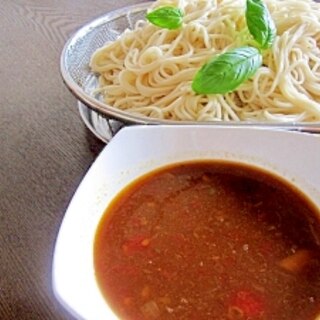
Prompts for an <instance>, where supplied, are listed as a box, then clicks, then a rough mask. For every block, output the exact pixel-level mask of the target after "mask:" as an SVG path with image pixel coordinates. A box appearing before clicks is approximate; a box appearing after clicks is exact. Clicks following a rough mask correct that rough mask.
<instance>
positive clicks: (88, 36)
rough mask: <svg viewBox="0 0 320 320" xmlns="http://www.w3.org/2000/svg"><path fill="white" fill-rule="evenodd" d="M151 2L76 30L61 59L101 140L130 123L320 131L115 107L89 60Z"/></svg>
mask: <svg viewBox="0 0 320 320" xmlns="http://www.w3.org/2000/svg"><path fill="white" fill-rule="evenodd" d="M150 3H151V2H144V3H141V4H137V5H132V6H127V7H124V8H121V9H117V10H114V11H110V12H108V13H106V14H105V15H103V16H101V17H99V18H97V19H95V20H93V21H91V22H90V23H88V24H86V25H84V26H83V27H81V28H80V29H79V30H78V31H76V32H75V33H74V34H73V35H72V36H71V38H70V39H69V40H68V41H67V43H66V44H65V46H64V48H63V51H62V54H61V61H60V69H61V74H62V78H63V80H64V82H65V84H66V86H67V87H68V88H69V90H70V91H71V92H72V93H73V94H74V95H75V97H76V98H77V99H78V108H79V111H80V114H81V117H82V119H83V121H84V122H85V124H86V126H87V127H88V128H89V129H90V130H91V131H92V132H93V133H94V134H95V135H96V136H97V137H98V138H100V139H101V140H103V141H105V142H108V141H109V140H110V139H111V138H112V137H113V135H114V134H115V133H116V132H117V131H118V130H119V129H120V128H121V127H123V126H124V125H129V124H188V125H194V124H198V125H199V124H211V125H215V126H236V127H238V126H250V127H252V126H253V127H270V128H282V129H289V130H299V131H308V132H314V133H319V132H320V123H269V122H246V121H241V122H233V121H231V122H230V121H228V122H224V121H213V122H201V123H199V122H195V121H172V120H160V119H152V118H146V117H143V116H141V117H140V116H137V115H133V114H130V113H127V112H125V111H122V110H118V109H116V108H113V107H111V106H109V105H107V104H105V103H104V102H103V99H102V97H100V98H99V97H97V96H93V95H92V94H91V92H92V91H93V89H94V88H96V87H97V86H98V77H97V75H96V74H95V73H93V72H92V71H91V70H90V67H89V61H90V58H91V56H92V54H93V53H94V51H95V50H96V49H98V48H100V47H102V46H103V45H104V44H105V43H106V42H107V41H110V40H115V39H117V37H119V35H120V34H121V33H122V32H123V31H124V30H125V29H127V28H133V26H134V24H135V22H136V21H137V20H141V19H144V16H145V13H146V10H147V8H148V7H149V6H150Z"/></svg>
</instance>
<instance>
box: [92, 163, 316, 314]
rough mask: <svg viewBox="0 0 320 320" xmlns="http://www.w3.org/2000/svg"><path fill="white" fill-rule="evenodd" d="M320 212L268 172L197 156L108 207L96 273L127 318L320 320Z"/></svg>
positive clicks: (155, 175) (100, 228)
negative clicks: (199, 159)
mask: <svg viewBox="0 0 320 320" xmlns="http://www.w3.org/2000/svg"><path fill="white" fill-rule="evenodd" d="M318 219H319V212H318V209H317V208H316V207H315V206H314V205H313V204H312V203H311V202H310V201H309V200H308V199H307V198H306V197H305V196H304V195H303V194H302V193H301V192H300V191H298V190H297V189H296V188H295V187H293V186H292V185H290V184H289V183H288V182H286V181H284V180H283V179H282V178H279V177H276V176H274V175H272V174H270V173H268V172H265V171H262V170H261V169H257V168H255V167H251V166H248V165H244V164H237V163H233V162H222V161H198V162H186V163H180V164H176V165H172V166H169V167H165V168H162V169H159V170H157V171H154V172H152V173H149V174H147V175H145V176H143V177H142V178H140V179H138V180H137V181H135V182H134V183H132V184H131V185H130V186H128V187H127V188H126V189H124V190H123V191H122V192H121V193H120V194H119V195H118V196H117V197H116V198H115V199H114V201H113V202H112V203H111V205H110V206H109V207H108V208H107V210H106V212H105V214H104V216H103V218H102V219H101V222H100V224H99V226H98V229H97V233H96V238H95V244H94V263H95V271H96V278H97V281H98V284H99V286H100V288H101V291H102V293H103V295H104V297H105V299H106V301H107V302H108V304H109V305H110V306H111V308H112V309H113V310H114V311H115V313H116V314H117V315H118V316H119V319H123V320H149V319H150V320H154V319H165V320H171V319H172V320H173V319H174V320H189V319H190V320H208V319H214V320H215V319H217V320H224V319H226V320H230V319H232V320H233V319H268V320H270V319H272V320H277V319H286V320H289V319H290V320H295V319H296V320H306V319H308V320H309V319H310V320H311V319H316V317H317V315H318V314H320V255H319V245H320V242H319V241H320V239H319V235H320V230H319V229H320V227H319V220H318Z"/></svg>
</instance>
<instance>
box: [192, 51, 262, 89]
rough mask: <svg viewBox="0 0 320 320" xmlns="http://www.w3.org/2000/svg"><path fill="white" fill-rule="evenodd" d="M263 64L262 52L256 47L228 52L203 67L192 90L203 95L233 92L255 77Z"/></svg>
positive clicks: (195, 79) (196, 76) (195, 78)
mask: <svg viewBox="0 0 320 320" xmlns="http://www.w3.org/2000/svg"><path fill="white" fill-rule="evenodd" d="M261 64H262V56H261V54H260V51H259V50H258V49H256V48H254V47H240V48H237V49H234V50H231V51H227V52H225V53H223V54H221V55H219V56H218V57H215V58H213V59H212V60H211V61H209V62H208V63H207V64H205V65H204V66H202V68H201V69H200V70H199V71H198V72H197V73H196V75H195V77H194V79H193V82H192V89H193V90H194V91H195V92H196V93H201V94H216V93H221V94H223V93H227V92H230V91H233V90H235V89H236V88H237V87H238V86H239V85H240V84H241V83H243V82H244V81H246V80H247V79H249V78H250V77H251V76H253V75H254V74H255V72H256V71H257V69H258V68H259V67H260V66H261Z"/></svg>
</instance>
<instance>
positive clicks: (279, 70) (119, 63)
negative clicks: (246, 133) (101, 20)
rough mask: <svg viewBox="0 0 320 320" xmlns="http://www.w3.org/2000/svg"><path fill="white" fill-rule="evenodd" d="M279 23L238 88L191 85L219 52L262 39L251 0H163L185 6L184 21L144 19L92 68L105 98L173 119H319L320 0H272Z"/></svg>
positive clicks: (120, 105) (128, 109)
mask: <svg viewBox="0 0 320 320" xmlns="http://www.w3.org/2000/svg"><path fill="white" fill-rule="evenodd" d="M265 3H266V5H267V6H268V8H269V11H270V13H271V15H272V18H273V20H274V22H275V24H276V26H277V37H276V39H275V42H274V44H273V46H272V48H271V49H268V50H266V51H264V52H263V65H262V66H261V67H260V68H259V69H258V71H257V72H256V74H255V75H254V76H253V77H252V78H251V79H250V80H248V81H246V82H244V83H243V84H242V85H241V86H240V87H238V88H237V90H235V91H234V92H231V93H227V94H224V95H220V94H215V95H198V94H196V93H194V92H193V91H192V89H191V83H192V79H193V77H194V75H195V73H196V72H197V71H198V70H199V68H200V67H201V66H202V65H203V64H205V63H206V62H207V61H208V60H209V59H211V58H212V57H213V56H215V55H217V54H220V53H222V52H225V51H226V50H229V49H232V48H237V47H240V46H244V45H251V46H256V44H255V42H254V41H253V39H252V37H251V35H250V34H249V31H248V29H247V25H246V21H245V0H158V1H156V2H154V3H153V4H152V8H155V7H159V6H164V5H173V6H176V7H179V8H181V9H182V10H183V11H184V18H183V27H182V28H180V29H178V30H167V29H162V28H159V27H156V26H154V25H152V24H151V23H149V22H147V21H138V22H137V23H136V25H135V27H134V29H133V30H126V31H125V32H124V33H123V34H122V35H121V36H120V37H119V38H118V39H117V40H116V41H114V42H111V43H108V44H106V45H105V46H104V47H103V48H101V49H98V50H97V51H96V52H95V53H94V55H93V56H92V59H91V63H90V65H91V68H92V70H93V71H94V72H96V73H98V74H99V86H100V87H99V88H98V89H97V90H96V93H100V94H102V96H103V98H104V101H105V103H106V104H108V105H110V106H113V107H115V108H119V109H121V110H125V111H126V112H130V113H134V114H138V115H144V116H148V117H152V118H158V119H170V120H195V121H217V120H224V121H229V120H235V121H239V120H241V121H243V120H248V121H252V120H254V121H255V120H258V121H272V122H292V121H299V122H300V121H308V122H309V121H310V122H311V121H320V4H319V3H315V2H313V1H312V0H299V1H297V0H265Z"/></svg>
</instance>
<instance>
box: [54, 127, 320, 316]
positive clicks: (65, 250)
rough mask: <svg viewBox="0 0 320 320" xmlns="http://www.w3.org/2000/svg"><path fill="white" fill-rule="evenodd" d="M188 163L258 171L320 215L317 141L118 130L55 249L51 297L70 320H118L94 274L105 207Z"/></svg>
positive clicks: (211, 131) (205, 131) (238, 131)
mask: <svg viewBox="0 0 320 320" xmlns="http://www.w3.org/2000/svg"><path fill="white" fill-rule="evenodd" d="M193 159H226V160H233V161H239V162H243V163H247V164H253V165H255V166H258V167H261V168H265V169H267V170H269V171H270V172H273V173H276V174H278V175H281V176H282V177H284V178H286V179H287V180H288V181H291V182H292V183H293V184H294V185H296V186H297V187H298V188H300V189H301V190H303V191H304V193H306V194H307V195H308V196H309V198H310V199H311V200H312V201H313V202H314V203H315V204H316V206H318V207H319V208H320V137H318V136H316V135H312V134H306V133H296V132H289V131H282V130H269V129H258V128H239V127H238V128H236V127H235V128H232V127H231V128H216V127H213V126H134V127H126V128H124V129H121V130H120V131H119V132H118V133H117V134H116V135H115V137H114V138H113V139H112V140H111V142H110V143H109V144H108V145H107V146H106V147H105V149H104V150H103V151H102V152H101V154H100V156H99V157H98V158H97V160H96V161H95V163H94V164H93V165H92V167H91V168H90V170H89V171H88V173H87V174H86V176H85V177H84V179H83V181H82V182H81V184H80V186H79V188H78V189H77V191H76V193H75V194H74V197H73V199H72V201H71V203H70V205H69V207H68V210H67V212H66V214H65V217H64V219H63V222H62V225H61V229H60V231H59V235H58V238H57V242H56V247H55V252H54V261H53V289H54V293H55V295H56V297H57V299H58V300H59V301H60V302H61V303H62V304H63V305H64V306H65V308H66V309H67V310H69V311H70V312H71V313H72V314H73V315H74V316H75V317H76V318H78V319H87V320H104V319H106V320H115V319H118V318H117V316H116V315H115V314H114V313H113V312H112V311H111V309H110V308H109V307H108V304H107V303H106V302H105V300H104V298H103V296H102V295H101V293H100V291H99V288H98V286H97V283H96V280H95V274H94V267H93V241H94V236H95V232H96V228H97V225H98V223H99V220H100V218H101V216H102V214H103V213H104V211H105V209H106V207H107V206H108V203H109V202H110V201H111V199H113V197H114V196H115V195H116V194H117V193H118V192H119V191H120V190H121V189H122V188H123V187H124V186H126V185H127V184H128V183H130V182H131V181H132V180H134V179H136V178H137V177H139V176H141V175H142V174H144V173H146V172H149V171H151V170H153V169H155V168H158V167H160V166H163V165H166V164H169V163H174V162H181V161H185V160H193ZM319 319H320V318H319Z"/></svg>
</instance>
